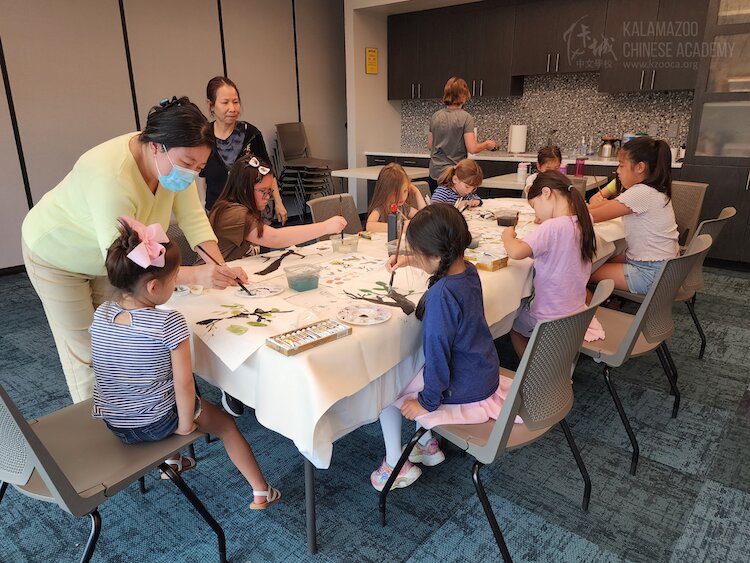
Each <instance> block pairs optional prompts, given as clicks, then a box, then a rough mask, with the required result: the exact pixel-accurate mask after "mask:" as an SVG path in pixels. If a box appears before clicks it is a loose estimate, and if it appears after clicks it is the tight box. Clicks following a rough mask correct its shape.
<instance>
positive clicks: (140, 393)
mask: <svg viewBox="0 0 750 563" xmlns="http://www.w3.org/2000/svg"><path fill="white" fill-rule="evenodd" d="M119 230H120V236H119V237H118V238H117V239H116V240H115V241H114V243H112V246H110V248H109V250H108V252H107V260H106V266H107V275H108V276H109V281H110V283H111V284H112V285H113V286H114V287H115V288H116V289H117V290H119V294H118V299H117V301H107V302H105V303H103V304H102V305H100V306H99V307H98V308H97V310H96V312H95V314H94V321H93V324H92V325H91V328H90V329H89V332H90V334H91V349H92V359H93V364H94V372H95V374H96V381H95V384H94V410H93V415H94V416H95V417H97V418H102V419H104V421H105V422H106V424H107V426H108V427H109V429H110V430H111V431H112V432H113V433H114V434H115V435H116V436H117V437H118V438H120V439H121V440H122V441H123V442H125V443H137V442H149V441H158V440H162V439H164V438H167V437H168V436H171V435H172V434H180V435H188V434H190V433H192V432H193V431H195V430H196V429H198V430H200V431H202V432H208V433H210V434H214V435H216V436H218V437H219V438H220V439H221V440H222V441H223V442H224V447H225V448H226V450H227V453H228V454H229V457H230V458H231V459H232V461H233V462H234V464H235V465H236V466H237V469H239V470H240V472H241V473H242V475H243V476H244V477H245V478H246V479H247V481H248V483H249V484H250V486H251V487H252V488H253V496H254V499H253V502H252V504H251V505H250V508H253V509H262V508H266V507H268V506H270V505H271V504H273V503H275V502H277V501H278V500H279V499H280V498H281V493H279V491H278V490H276V489H274V488H273V487H271V486H270V485H269V484H268V482H267V481H266V480H265V478H264V477H263V473H262V471H261V469H260V467H259V466H258V463H257V462H256V460H255V457H254V456H253V452H252V450H251V449H250V446H249V444H248V443H247V442H246V441H245V439H244V437H243V436H242V434H240V431H239V430H238V429H237V426H236V424H235V422H234V419H233V418H232V417H231V416H229V415H228V414H226V413H225V412H223V411H221V410H219V409H218V408H217V407H215V406H214V405H212V404H210V403H208V402H206V401H204V400H202V399H200V398H197V397H196V394H195V381H194V379H193V371H192V363H191V356H190V339H189V337H190V331H189V329H188V326H187V323H186V321H185V318H184V317H183V316H182V315H181V314H180V313H179V312H177V311H165V310H161V309H157V308H156V305H161V304H162V303H165V302H166V301H167V300H168V299H169V298H170V297H171V295H172V293H173V292H174V289H175V280H176V277H177V270H178V269H179V264H180V251H179V249H178V248H177V246H176V245H173V244H171V243H169V239H167V236H166V235H165V234H164V230H163V229H162V228H161V226H160V225H158V224H154V225H150V226H148V227H146V226H144V225H141V224H140V223H138V222H137V221H135V220H134V219H131V218H129V217H122V218H121V219H120V224H119ZM167 462H168V463H170V464H172V465H173V466H174V467H175V468H176V470H178V471H181V470H183V469H189V468H191V467H193V466H194V465H195V461H194V460H191V459H190V458H181V457H180V456H179V455H177V456H176V457H175V458H174V459H170V460H167Z"/></svg>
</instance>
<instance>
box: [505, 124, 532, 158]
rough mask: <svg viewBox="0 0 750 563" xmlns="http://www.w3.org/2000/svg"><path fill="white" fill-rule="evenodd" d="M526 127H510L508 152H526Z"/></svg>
mask: <svg viewBox="0 0 750 563" xmlns="http://www.w3.org/2000/svg"><path fill="white" fill-rule="evenodd" d="M527 129H528V126H527V125H511V126H510V130H509V131H508V152H516V153H517V152H526V131H527Z"/></svg>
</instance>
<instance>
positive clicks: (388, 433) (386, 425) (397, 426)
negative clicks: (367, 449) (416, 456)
mask: <svg viewBox="0 0 750 563" xmlns="http://www.w3.org/2000/svg"><path fill="white" fill-rule="evenodd" d="M402 419H403V417H402V416H401V410H400V409H398V408H397V407H395V406H393V405H391V406H388V407H385V408H384V409H383V412H381V413H380V428H381V429H382V430H383V442H385V462H386V463H387V464H388V465H390V466H391V467H394V466H395V465H396V463H398V458H400V457H401V420H402ZM416 424H417V428H419V427H420V426H419V423H418V422H417V423H416ZM415 431H416V430H415ZM430 438H432V432H430V431H429V430H428V431H427V432H425V433H424V435H423V436H422V437H421V438H420V439H419V445H420V446H425V445H427V442H428V441H429V440H430Z"/></svg>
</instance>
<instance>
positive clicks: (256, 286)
mask: <svg viewBox="0 0 750 563" xmlns="http://www.w3.org/2000/svg"><path fill="white" fill-rule="evenodd" d="M245 287H246V288H247V290H248V291H249V292H250V294H247V293H246V292H245V290H244V289H242V288H241V287H240V288H238V289H237V290H236V291H235V294H236V295H237V297H246V298H248V299H263V298H265V297H271V296H273V295H278V294H279V293H284V289H285V288H284V287H282V286H280V285H276V284H272V283H253V284H248V285H246V286H245Z"/></svg>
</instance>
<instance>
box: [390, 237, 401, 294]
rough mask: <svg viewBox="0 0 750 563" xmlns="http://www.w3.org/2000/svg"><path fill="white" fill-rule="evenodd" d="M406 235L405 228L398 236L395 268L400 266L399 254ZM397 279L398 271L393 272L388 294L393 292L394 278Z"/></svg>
mask: <svg viewBox="0 0 750 563" xmlns="http://www.w3.org/2000/svg"><path fill="white" fill-rule="evenodd" d="M403 234H404V229H403V227H402V228H401V232H400V233H399V234H398V241H396V254H395V255H394V256H395V257H396V263H395V264H394V266H398V253H399V251H400V250H401V236H402V235H403ZM395 277H396V269H395V268H394V270H393V271H392V272H391V281H390V283H389V284H388V293H390V292H391V291H392V290H393V278H395Z"/></svg>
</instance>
